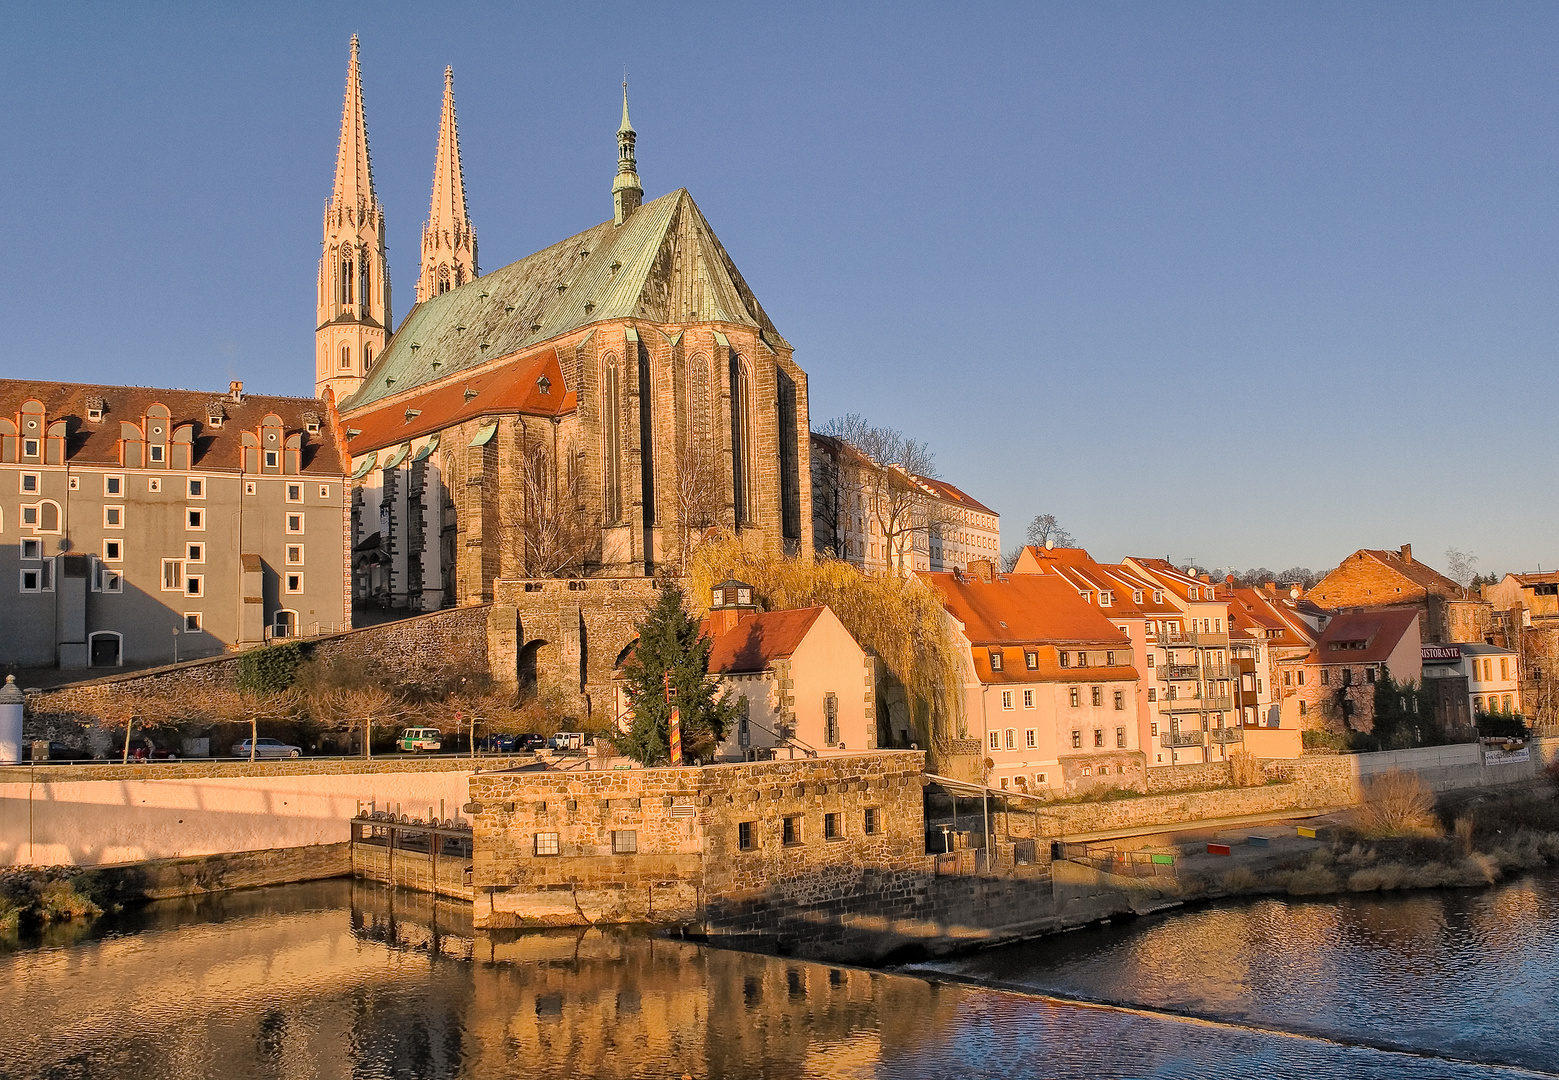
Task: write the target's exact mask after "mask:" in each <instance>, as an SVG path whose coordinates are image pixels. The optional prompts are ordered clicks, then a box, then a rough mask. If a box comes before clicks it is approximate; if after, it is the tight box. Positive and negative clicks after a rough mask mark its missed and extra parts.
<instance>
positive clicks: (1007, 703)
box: [1001, 690, 1012, 709]
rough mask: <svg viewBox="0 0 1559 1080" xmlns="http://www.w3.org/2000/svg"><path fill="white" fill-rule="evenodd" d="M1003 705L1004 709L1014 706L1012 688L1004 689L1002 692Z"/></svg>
mask: <svg viewBox="0 0 1559 1080" xmlns="http://www.w3.org/2000/svg"><path fill="white" fill-rule="evenodd" d="M1001 707H1002V708H1004V709H1010V708H1012V691H1011V690H1003V691H1002V692H1001Z"/></svg>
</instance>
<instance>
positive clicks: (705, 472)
mask: <svg viewBox="0 0 1559 1080" xmlns="http://www.w3.org/2000/svg"><path fill="white" fill-rule="evenodd" d="M676 481H677V490H676V497H677V501H676V507H675V510H674V513H675V515H676V524H677V530H678V533H679V535H680V536H681V538H682V573H683V574H684V575H685V574H686V573H687V565H688V556H689V555H690V554H691V553H692V550H693V548H694V547H695V546H697V538H698V536H699V534H700V533H703V532H704V531H705V530H707V529H710V528H713V527H714V526H716V525H718V524H720V517H721V514H722V513H723V512H724V510H725V498H726V494H725V493H726V487H725V472H724V470H723V469H722V468H721V462H720V459H719V458H718V457H717V456H716V455H715V454H714V453H713V452H711V451H710V450H709V449H708V448H707V447H706V446H704V445H703V444H702V443H700V442H698V441H696V440H693V439H689V440H688V441H687V443H686V444H685V445H684V446H683V447H682V452H681V453H680V454H679V455H678V456H677V478H676Z"/></svg>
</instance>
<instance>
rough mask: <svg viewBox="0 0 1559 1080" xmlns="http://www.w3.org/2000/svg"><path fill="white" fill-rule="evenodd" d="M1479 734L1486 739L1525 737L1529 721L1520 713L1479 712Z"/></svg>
mask: <svg viewBox="0 0 1559 1080" xmlns="http://www.w3.org/2000/svg"><path fill="white" fill-rule="evenodd" d="M1478 734H1479V735H1482V736H1483V737H1484V738H1485V739H1524V738H1526V737H1527V735H1528V731H1527V722H1526V719H1525V718H1524V717H1523V716H1522V715H1521V714H1520V713H1479V714H1478Z"/></svg>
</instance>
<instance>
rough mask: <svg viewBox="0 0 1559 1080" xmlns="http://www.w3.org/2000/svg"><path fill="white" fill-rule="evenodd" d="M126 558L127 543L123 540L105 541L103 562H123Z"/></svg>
mask: <svg viewBox="0 0 1559 1080" xmlns="http://www.w3.org/2000/svg"><path fill="white" fill-rule="evenodd" d="M124 557H125V542H124V541H123V540H104V541H103V561H104V562H123V561H124Z"/></svg>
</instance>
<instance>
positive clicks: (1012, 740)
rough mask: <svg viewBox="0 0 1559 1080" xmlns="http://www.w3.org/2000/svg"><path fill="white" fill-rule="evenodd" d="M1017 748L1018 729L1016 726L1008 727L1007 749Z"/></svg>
mask: <svg viewBox="0 0 1559 1080" xmlns="http://www.w3.org/2000/svg"><path fill="white" fill-rule="evenodd" d="M1017 748H1018V729H1017V728H1008V729H1007V749H1008V750H1016V749H1017Z"/></svg>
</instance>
